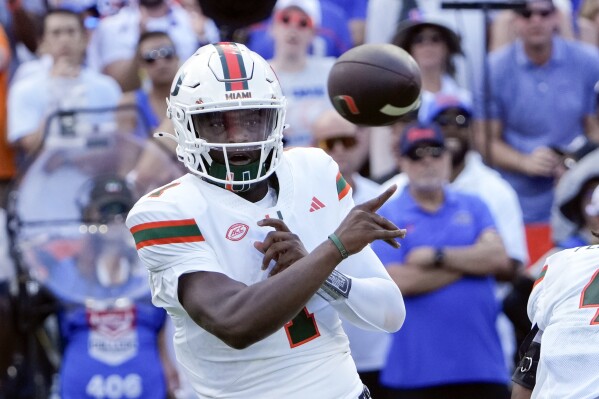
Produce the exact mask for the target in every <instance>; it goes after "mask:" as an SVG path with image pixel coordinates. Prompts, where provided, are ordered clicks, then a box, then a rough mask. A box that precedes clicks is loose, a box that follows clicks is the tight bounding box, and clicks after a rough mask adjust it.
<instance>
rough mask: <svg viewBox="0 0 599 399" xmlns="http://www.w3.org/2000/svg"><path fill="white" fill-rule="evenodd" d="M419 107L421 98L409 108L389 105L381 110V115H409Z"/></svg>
mask: <svg viewBox="0 0 599 399" xmlns="http://www.w3.org/2000/svg"><path fill="white" fill-rule="evenodd" d="M419 106H420V97H418V100H416V101H414V102H413V103H412V104H410V105H408V106H407V107H395V106H393V105H391V104H387V105H385V106H384V107H383V108H381V109H380V110H379V111H380V112H381V113H383V114H385V115H389V116H400V115H403V114H407V113H408V112H410V111H413V110H415V109H416V108H418V107H419Z"/></svg>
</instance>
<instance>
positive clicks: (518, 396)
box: [512, 384, 532, 399]
mask: <svg viewBox="0 0 599 399" xmlns="http://www.w3.org/2000/svg"><path fill="white" fill-rule="evenodd" d="M531 396H532V391H531V390H530V389H528V388H525V387H523V386H522V385H520V384H513V386H512V399H530V397H531Z"/></svg>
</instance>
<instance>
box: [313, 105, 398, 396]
mask: <svg viewBox="0 0 599 399" xmlns="http://www.w3.org/2000/svg"><path fill="white" fill-rule="evenodd" d="M312 133H313V135H314V146H315V147H319V148H321V149H323V150H324V151H325V152H326V153H327V154H329V155H330V156H331V157H332V158H333V160H334V161H335V162H337V164H338V165H339V172H341V174H342V175H343V176H344V178H345V181H347V183H348V184H349V185H350V186H351V187H352V196H353V200H354V202H355V203H356V205H358V204H361V203H364V202H366V201H367V200H369V199H370V198H373V197H375V196H377V195H379V194H381V193H382V192H383V190H382V188H381V186H380V185H379V184H377V183H375V182H374V181H372V180H370V179H368V178H366V177H364V176H362V175H361V174H360V173H359V171H360V169H361V168H362V166H363V165H364V163H365V162H366V161H367V157H368V138H369V131H368V130H367V129H366V128H363V127H358V126H357V125H354V124H353V123H351V122H348V121H347V120H345V119H344V118H342V117H341V116H340V115H339V114H338V113H337V111H335V110H333V109H331V110H327V111H324V112H323V113H322V114H321V115H320V116H319V117H318V119H316V121H315V122H314V125H313V126H312ZM342 321H343V318H342ZM343 330H344V331H345V333H346V334H347V336H348V338H349V346H350V350H351V354H352V357H353V359H354V362H355V363H356V367H357V368H358V374H360V379H361V380H362V382H363V383H364V384H365V385H366V386H367V387H368V389H369V390H370V393H371V394H372V397H373V398H382V397H383V391H382V388H381V386H380V383H379V374H380V370H381V369H382V367H383V365H384V364H385V359H386V357H387V350H388V348H389V343H390V338H391V337H390V335H389V334H388V333H385V332H380V331H378V332H375V331H367V330H363V329H361V328H359V327H356V326H355V325H354V324H351V323H349V322H347V321H343Z"/></svg>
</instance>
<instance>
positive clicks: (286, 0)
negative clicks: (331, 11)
mask: <svg viewBox="0 0 599 399" xmlns="http://www.w3.org/2000/svg"><path fill="white" fill-rule="evenodd" d="M289 7H296V8H299V9H301V10H302V11H303V12H305V13H306V15H308V16H309V17H310V19H311V20H312V23H313V24H314V26H319V25H320V21H321V11H320V3H319V1H318V0H277V3H276V4H275V12H277V11H281V10H284V9H286V8H289Z"/></svg>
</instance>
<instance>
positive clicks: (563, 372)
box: [528, 245, 599, 399]
mask: <svg viewBox="0 0 599 399" xmlns="http://www.w3.org/2000/svg"><path fill="white" fill-rule="evenodd" d="M598 260H599V245H593V246H587V247H578V248H572V249H566V250H564V251H561V252H558V253H557V254H554V255H552V256H550V257H549V258H548V259H547V261H546V263H545V267H544V268H543V271H542V273H541V276H540V277H539V279H538V280H537V281H536V283H535V286H534V288H533V290H532V293H531V295H530V297H529V299H528V316H529V318H530V320H531V321H532V323H533V324H537V325H538V326H539V330H540V331H542V332H543V335H542V338H541V357H540V359H539V365H538V369H537V380H536V385H535V388H534V390H533V392H532V398H533V399H535V398H543V399H558V398H559V399H595V398H598V397H599V319H598V314H597V308H598V306H599V295H598V292H599V290H598V288H599V262H598Z"/></svg>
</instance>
